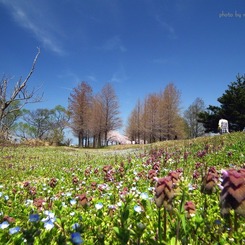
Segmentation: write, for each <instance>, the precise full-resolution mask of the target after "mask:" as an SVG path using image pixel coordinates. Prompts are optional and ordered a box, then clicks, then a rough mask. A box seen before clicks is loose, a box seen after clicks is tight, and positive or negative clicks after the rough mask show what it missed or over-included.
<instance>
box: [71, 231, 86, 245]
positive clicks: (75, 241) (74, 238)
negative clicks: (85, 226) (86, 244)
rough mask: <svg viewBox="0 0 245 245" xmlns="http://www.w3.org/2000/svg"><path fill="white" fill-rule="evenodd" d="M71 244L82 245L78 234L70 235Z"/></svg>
mask: <svg viewBox="0 0 245 245" xmlns="http://www.w3.org/2000/svg"><path fill="white" fill-rule="evenodd" d="M71 242H72V243H73V244H76V245H79V244H83V239H82V237H81V234H80V233H79V232H74V233H71Z"/></svg>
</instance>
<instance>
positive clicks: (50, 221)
mask: <svg viewBox="0 0 245 245" xmlns="http://www.w3.org/2000/svg"><path fill="white" fill-rule="evenodd" d="M44 214H45V215H47V217H46V218H43V219H42V222H43V223H44V228H45V229H46V230H51V229H52V228H53V227H54V222H55V220H56V218H55V216H54V213H52V212H50V211H47V210H45V211H44Z"/></svg>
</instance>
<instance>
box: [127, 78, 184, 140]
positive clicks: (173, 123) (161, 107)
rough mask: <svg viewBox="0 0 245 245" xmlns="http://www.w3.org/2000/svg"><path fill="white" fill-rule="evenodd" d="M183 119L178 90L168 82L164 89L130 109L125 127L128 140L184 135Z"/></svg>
mask: <svg viewBox="0 0 245 245" xmlns="http://www.w3.org/2000/svg"><path fill="white" fill-rule="evenodd" d="M184 129H185V121H184V120H183V118H182V117H181V114H180V91H179V90H178V89H177V88H176V87H175V85H174V84H173V83H169V84H168V85H167V86H166V88H165V89H164V91H162V92H160V93H152V94H149V95H147V96H146V98H145V99H144V101H143V102H141V101H140V100H139V101H138V102H137V104H136V106H135V107H134V109H133V110H132V112H131V114H130V116H129V118H128V125H127V128H126V134H127V136H128V137H129V138H130V140H133V141H135V142H136V143H146V142H148V143H152V142H156V141H162V140H170V139H177V138H179V139H180V138H184V137H185V130H184Z"/></svg>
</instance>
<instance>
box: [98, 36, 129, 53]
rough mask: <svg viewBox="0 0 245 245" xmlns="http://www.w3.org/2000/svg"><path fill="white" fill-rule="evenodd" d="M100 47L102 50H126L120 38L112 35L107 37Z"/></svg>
mask: <svg viewBox="0 0 245 245" xmlns="http://www.w3.org/2000/svg"><path fill="white" fill-rule="evenodd" d="M102 48H103V49H104V50H109V51H112V50H119V51H121V52H126V51H127V49H126V47H125V46H124V45H123V43H122V40H121V38H120V37H119V36H113V37H111V38H109V39H107V40H106V41H105V43H104V44H103V46H102Z"/></svg>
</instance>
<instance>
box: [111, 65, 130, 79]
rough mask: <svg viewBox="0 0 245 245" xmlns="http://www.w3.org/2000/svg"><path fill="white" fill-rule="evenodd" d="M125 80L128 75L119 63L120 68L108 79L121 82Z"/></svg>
mask: <svg viewBox="0 0 245 245" xmlns="http://www.w3.org/2000/svg"><path fill="white" fill-rule="evenodd" d="M126 80H128V76H127V75H126V72H125V69H124V66H123V65H121V66H120V68H119V69H118V70H117V71H115V72H114V73H113V74H112V77H111V79H110V80H109V81H110V82H112V83H122V82H124V81H126Z"/></svg>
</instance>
